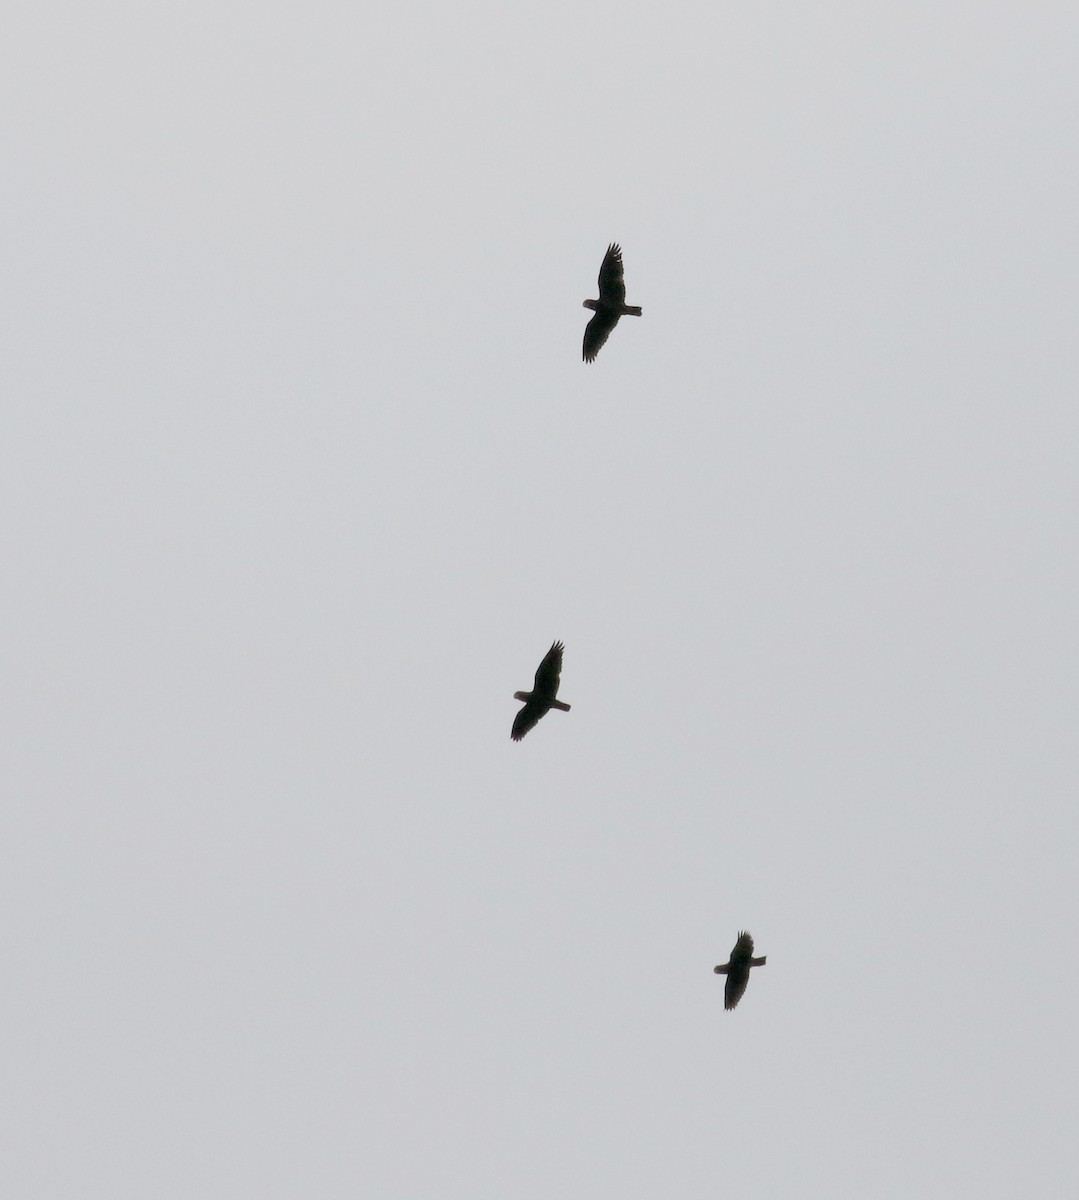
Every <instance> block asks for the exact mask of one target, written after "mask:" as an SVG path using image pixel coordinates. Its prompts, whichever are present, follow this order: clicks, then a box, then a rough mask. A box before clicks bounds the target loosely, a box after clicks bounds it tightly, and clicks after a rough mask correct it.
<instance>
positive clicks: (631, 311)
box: [622, 304, 642, 317]
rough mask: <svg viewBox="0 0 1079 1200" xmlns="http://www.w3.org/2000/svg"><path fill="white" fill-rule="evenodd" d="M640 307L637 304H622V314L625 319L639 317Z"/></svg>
mask: <svg viewBox="0 0 1079 1200" xmlns="http://www.w3.org/2000/svg"><path fill="white" fill-rule="evenodd" d="M641 311H642V310H641V306H640V305H639V304H623V305H622V312H623V313H624V314H625V316H627V317H639V316H640V315H641Z"/></svg>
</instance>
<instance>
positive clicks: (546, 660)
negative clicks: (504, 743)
mask: <svg viewBox="0 0 1079 1200" xmlns="http://www.w3.org/2000/svg"><path fill="white" fill-rule="evenodd" d="M564 649H565V647H564V646H563V645H562V643H561V642H555V644H554V645H553V646H552V647H551V648H550V650H548V651H547V653H546V654H545V655H544V656H543V662H541V663H540V665H539V667H538V668H537V669H536V682H535V683H534V684H533V685H532V690H531V691H530V692H514V693H513V698H514V700H523V701H524V702H525V706H524V708H522V709H521V711H520V712H519V713H518V714H517V716H516V717H515V718H514V721H513V733H512V734H511V735H510V736H511V737H512V738H513V740H514V741H515V742H519V741H520V740H521V738H523V737H524V735H525V734H526V733H527V732H528V731H529V730H530V729H531V728H532V726H533V725H535V723H536V722H537V721H538V720H539V719H540V717H543V716H546V715H547V713H548V712H549V711H550V710H551V709H552V708H560V709H561V710H562V711H563V712H569V705H568V704H563V703H562V701H561V700H556V699H555V696H557V695H558V681H559V679H560V678H561V675H562V651H563V650H564Z"/></svg>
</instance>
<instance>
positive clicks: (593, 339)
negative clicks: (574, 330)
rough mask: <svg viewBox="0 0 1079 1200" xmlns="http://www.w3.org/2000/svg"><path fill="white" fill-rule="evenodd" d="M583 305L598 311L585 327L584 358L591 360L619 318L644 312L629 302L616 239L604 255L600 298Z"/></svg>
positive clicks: (620, 253)
mask: <svg viewBox="0 0 1079 1200" xmlns="http://www.w3.org/2000/svg"><path fill="white" fill-rule="evenodd" d="M584 306H585V308H590V309H591V310H592V311H593V312H594V313H595V314H596V315H595V316H594V317H593V318H592V320H591V321H589V322H588V324H587V325H586V326H585V330H584V361H585V362H592V360H593V359H594V358H595V357H596V355H597V354H598V353H599V352H600V350H601V349H602V348H603V343H604V342H605V341H606V340H607V339H608V338H609V337H610V336H611V330H612V329H613V328H614V327H615V326H616V325H617V324H618V318H619V317H622V316H626V315H627V314H628V315H629V316H631V317H639V316H640V315H641V309H640V307H639V306H638V305H636V304H627V303H626V281H625V279H624V278H623V275H622V247H621V246H619V245H618V243H617V242H612V243H611V244H610V245H609V246H608V247H607V253H606V254H605V255H604V256H603V266H601V267H600V269H599V299H598V300H586V301H585V302H584Z"/></svg>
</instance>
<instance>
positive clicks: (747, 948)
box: [716, 933, 768, 1009]
mask: <svg viewBox="0 0 1079 1200" xmlns="http://www.w3.org/2000/svg"><path fill="white" fill-rule="evenodd" d="M767 961H768V956H767V955H765V957H764V958H754V957H753V939H752V938H751V937H750V936H749V934H748V933H740V934H739V935H738V941H737V942H735V943H734V949H733V950H732V951H731V960H730V962H727V963H724V964H723V966H721V967H716V974H717V975H726V976H727V986H726V987H725V988H724V989H723V1007H724V1008H727V1009H730V1008H734V1007H735V1005H736V1004H737V1003H738V1001H739V1000H741V999H742V993H743V992H744V991H745V990H746V985H747V984H748V983H749V971H750V968H751V967H763V966H764V964H765V963H766V962H767Z"/></svg>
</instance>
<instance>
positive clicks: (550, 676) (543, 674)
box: [521, 642, 565, 729]
mask: <svg viewBox="0 0 1079 1200" xmlns="http://www.w3.org/2000/svg"><path fill="white" fill-rule="evenodd" d="M563 650H565V646H563V645H562V643H561V642H555V643H554V644H553V645H552V646H551V648H550V650H548V651H547V653H546V654H545V655H544V656H543V662H541V663H540V665H539V666H538V667H537V668H536V682H535V684H534V685H533V688H532V691H533V692H534V693H535V694H536V695H540V696H545V697H546V698H547V699H549V700H553V699H554V698H555V696H557V695H558V682H559V680H560V679H561V678H562V651H563ZM521 711H522V712H523V711H524V709H522V710H521ZM542 715H543V714H542V713H541V714H540V716H542ZM538 720H539V717H536V721H538ZM536 721H533V722H532V725H535V723H536ZM532 725H529V727H528V728H529V729H531V728H532Z"/></svg>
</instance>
